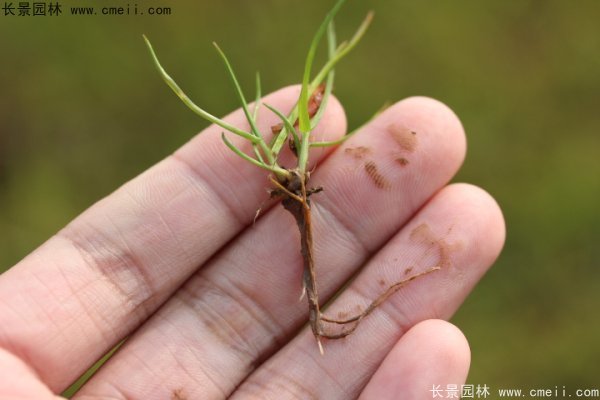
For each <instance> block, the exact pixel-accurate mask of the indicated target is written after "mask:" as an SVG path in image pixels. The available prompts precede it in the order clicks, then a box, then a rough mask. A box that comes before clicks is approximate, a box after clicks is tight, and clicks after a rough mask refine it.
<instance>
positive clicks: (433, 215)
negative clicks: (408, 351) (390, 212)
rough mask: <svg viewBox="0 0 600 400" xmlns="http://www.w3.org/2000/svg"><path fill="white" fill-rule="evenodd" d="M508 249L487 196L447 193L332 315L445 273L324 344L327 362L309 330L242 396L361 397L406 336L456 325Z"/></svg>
mask: <svg viewBox="0 0 600 400" xmlns="http://www.w3.org/2000/svg"><path fill="white" fill-rule="evenodd" d="M503 241H504V225H503V220H502V215H501V213H500V210H499V208H498V206H497V204H496V203H495V201H494V200H493V199H492V198H491V197H490V196H489V195H488V194H487V193H485V192H484V191H482V190H481V189H478V188H476V187H473V186H470V185H464V184H457V185H451V186H448V187H446V188H444V189H443V190H442V191H440V192H439V193H438V194H437V195H436V196H435V197H434V198H433V199H432V200H431V201H430V202H429V203H428V204H427V205H426V206H425V207H424V208H423V209H422V210H421V211H420V212H419V213H418V214H417V215H416V216H415V217H414V218H413V219H412V220H411V222H410V223H409V224H407V225H406V226H405V227H404V228H403V229H402V231H401V232H399V233H398V234H397V235H395V236H394V237H393V238H392V239H391V240H390V241H389V242H388V243H387V244H386V245H385V247H384V248H382V249H381V250H380V251H379V252H378V253H377V255H375V256H374V258H373V259H372V260H371V261H370V262H369V263H368V265H367V266H366V267H365V269H364V270H363V271H362V272H361V274H360V275H359V276H358V277H357V279H356V280H355V281H354V282H352V284H351V285H350V286H349V288H348V289H347V290H346V291H344V292H343V293H342V294H341V295H340V296H339V297H338V298H336V300H335V302H334V303H333V304H332V305H331V307H329V308H328V309H327V310H326V314H327V315H330V316H334V317H339V318H344V317H345V316H346V315H352V314H355V313H356V308H357V305H358V307H359V308H360V309H362V310H364V309H365V308H366V307H367V306H368V305H369V304H370V303H371V302H372V301H373V299H375V298H376V297H377V296H378V295H379V294H380V293H381V292H382V291H383V290H385V288H386V287H387V286H388V285H389V284H391V283H393V282H396V281H400V280H402V279H403V278H404V277H406V276H408V275H410V274H417V273H419V272H421V271H424V270H427V269H430V268H432V267H435V266H439V267H441V269H440V270H439V271H436V272H432V273H430V274H429V275H426V276H422V277H421V278H420V279H417V280H414V281H412V282H410V283H409V284H407V285H406V286H404V287H402V289H401V290H399V291H398V292H396V293H395V294H394V295H393V296H391V297H390V298H388V299H387V300H386V301H385V302H383V303H382V304H381V305H380V306H379V307H378V308H376V309H375V311H373V313H372V314H371V315H369V316H368V317H366V318H365V319H364V320H363V321H362V322H361V324H360V325H359V326H358V329H356V330H355V331H354V333H352V334H351V335H349V336H347V337H346V338H345V339H341V340H328V341H325V342H324V343H323V344H324V347H325V356H320V355H319V354H318V351H317V350H316V345H315V339H314V338H313V337H312V335H311V333H310V332H309V330H307V329H305V330H303V331H302V332H301V333H300V334H299V335H298V336H297V337H296V338H294V340H292V341H291V342H290V343H289V344H288V345H287V346H286V347H285V348H284V349H282V350H281V351H279V352H278V353H277V354H276V355H275V356H274V357H273V358H271V359H270V360H269V361H267V362H266V363H265V364H264V365H263V366H261V368H260V369H259V370H257V371H256V372H255V373H254V374H253V375H252V376H250V377H249V378H248V379H247V380H246V381H245V383H244V384H243V385H242V386H241V387H240V388H239V390H238V392H237V393H236V394H239V397H240V398H247V397H252V396H254V397H256V398H261V399H271V398H273V399H275V398H277V399H282V398H298V397H307V398H308V397H310V396H312V397H310V398H325V399H332V400H335V399H350V398H355V397H357V396H358V395H359V394H360V391H361V390H362V388H363V387H364V386H365V385H366V384H367V382H368V380H369V379H370V377H371V376H372V375H373V373H374V372H375V370H376V369H377V366H378V365H380V363H381V362H382V360H383V359H384V357H385V356H386V354H387V353H388V352H389V351H390V349H391V348H392V346H393V344H394V343H396V342H397V341H398V340H399V339H400V338H401V337H402V335H403V333H404V332H406V331H408V329H410V327H412V326H414V325H415V324H416V323H418V322H420V321H423V320H426V319H432V318H440V319H448V318H450V316H451V315H452V314H453V313H454V311H455V310H456V309H457V308H458V306H459V305H460V303H461V302H462V301H463V300H464V298H465V297H466V296H467V294H468V293H469V292H470V291H471V289H472V287H473V286H474V285H475V283H476V282H477V281H478V280H479V279H480V277H481V276H482V275H483V273H484V272H485V271H486V270H487V268H488V267H489V266H490V265H491V264H492V262H493V261H494V260H495V258H496V257H497V256H498V254H499V252H500V249H501V247H502V244H503ZM407 271H408V272H407ZM292 364H293V365H294V368H291V367H290V365H292ZM281 387H289V388H291V390H290V392H289V395H286V396H281V395H280V393H279V391H280V388H281ZM234 398H235V396H234Z"/></svg>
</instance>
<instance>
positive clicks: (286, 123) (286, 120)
mask: <svg viewBox="0 0 600 400" xmlns="http://www.w3.org/2000/svg"><path fill="white" fill-rule="evenodd" d="M265 107H267V108H268V109H269V110H271V111H272V112H273V113H274V114H275V115H277V116H278V117H279V118H280V119H281V121H282V122H283V126H284V128H285V129H287V131H288V132H291V133H292V137H293V138H294V145H295V146H296V149H299V148H300V138H298V134H297V133H296V129H295V128H294V125H293V124H292V122H291V121H290V120H289V118H287V117H286V116H285V115H284V114H283V113H282V112H281V111H279V110H278V109H276V108H275V107H273V106H271V105H269V104H267V103H265Z"/></svg>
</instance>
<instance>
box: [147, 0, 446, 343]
mask: <svg viewBox="0 0 600 400" xmlns="http://www.w3.org/2000/svg"><path fill="white" fill-rule="evenodd" d="M344 2H345V0H338V1H337V2H336V3H335V5H334V6H333V8H332V9H331V10H330V11H329V13H328V14H327V16H326V17H325V19H324V20H323V22H322V23H321V25H320V26H319V29H318V30H317V32H316V34H315V36H314V37H313V39H312V42H311V44H310V48H309V51H308V55H307V57H306V61H305V65H304V74H303V76H302V88H301V92H300V98H299V99H298V102H297V103H296V105H295V106H294V107H293V109H292V110H291V112H290V113H289V115H285V114H284V113H282V112H281V111H280V110H278V109H276V108H275V107H273V106H271V105H269V104H264V103H263V102H262V98H261V89H260V77H259V75H258V74H257V76H256V93H257V94H256V98H255V102H254V108H253V110H250V106H249V104H248V103H247V101H246V97H245V96H244V93H243V91H242V88H241V87H240V84H239V82H238V80H237V78H236V75H235V73H234V71H233V68H232V67H231V64H230V62H229V60H228V59H227V56H226V55H225V53H224V52H223V51H222V50H221V49H220V48H219V46H218V45H217V44H216V43H214V46H215V48H216V50H217V52H218V54H219V56H220V57H221V59H222V60H223V62H224V64H225V67H226V69H227V72H228V74H229V77H230V78H231V81H232V83H233V86H234V89H235V92H236V94H237V96H238V98H239V100H240V102H241V106H242V109H243V111H244V115H245V116H246V119H247V120H248V124H249V127H250V128H249V129H248V130H243V129H240V128H238V127H235V126H232V125H230V124H228V123H227V122H225V121H223V120H221V119H220V118H217V117H215V116H214V115H212V114H210V113H208V112H206V111H205V110H204V109H202V108H200V107H199V106H197V105H196V104H194V102H192V100H190V98H189V97H188V96H187V95H186V94H185V93H184V92H183V91H182V90H181V88H180V87H179V86H178V85H177V83H175V81H174V80H173V79H172V78H171V77H170V76H169V74H167V72H166V71H165V70H164V68H163V67H162V65H161V64H160V62H159V61H158V58H157V56H156V53H155V52H154V49H153V48H152V45H151V44H150V41H149V40H148V38H146V36H144V40H145V42H146V45H147V46H148V50H149V51H150V54H151V55H152V58H153V60H154V63H155V65H156V68H157V69H158V71H159V73H160V75H161V76H162V78H163V79H164V81H165V82H166V83H167V85H169V87H170V88H171V89H172V90H173V91H174V92H175V94H177V96H179V98H180V99H181V100H182V101H183V103H184V104H185V105H187V106H188V107H189V108H190V109H191V110H192V111H193V112H194V113H196V114H198V115H199V116H200V117H202V118H204V119H206V120H208V121H210V122H211V123H213V124H216V125H218V126H220V127H221V128H223V129H224V130H225V131H228V132H230V133H232V134H234V135H238V136H240V137H242V138H244V139H245V140H247V141H248V142H250V143H251V145H252V148H253V153H254V154H253V155H250V154H247V153H245V152H243V151H242V150H241V149H239V148H238V147H236V146H235V145H234V144H233V143H232V142H231V141H229V140H228V139H227V136H226V135H225V133H224V132H223V133H222V136H221V137H222V139H223V142H224V143H225V145H226V146H227V147H229V148H230V149H231V151H233V152H234V153H235V154H237V155H238V156H239V157H241V158H242V159H244V160H246V161H248V162H249V163H250V164H252V165H254V166H256V167H259V168H263V169H265V170H267V171H269V172H270V177H269V179H270V182H271V184H272V185H273V188H272V190H271V196H272V197H277V198H280V199H281V203H282V205H283V207H284V209H286V210H287V211H289V212H290V213H291V214H292V215H293V217H294V219H295V220H296V223H297V225H298V229H299V231H300V252H301V254H302V258H303V261H304V272H303V278H302V281H303V282H302V283H303V289H302V295H301V298H303V297H304V296H306V298H307V300H308V308H309V324H310V327H311V329H312V333H313V335H314V336H315V338H316V341H317V344H318V346H319V350H320V352H321V353H323V346H322V344H321V338H326V339H339V338H342V337H345V336H348V335H349V334H351V333H352V332H354V330H355V329H356V327H357V326H358V324H359V323H360V321H362V320H363V318H365V317H366V316H367V315H369V314H370V313H371V312H372V311H373V310H374V309H375V308H376V307H377V306H378V305H379V304H381V303H382V302H383V301H384V300H385V299H387V298H388V297H389V296H390V295H392V294H393V293H395V292H396V291H397V290H399V289H400V288H401V287H402V286H404V285H405V284H406V283H408V282H410V281H412V280H414V279H416V278H417V277H419V276H422V275H424V274H427V273H429V272H432V271H435V270H437V269H439V267H433V268H430V269H429V270H426V271H424V272H422V273H420V274H416V275H414V276H411V277H409V278H408V279H405V280H402V281H400V282H397V283H395V284H394V285H392V286H390V287H389V288H388V289H387V290H386V291H385V292H384V293H383V294H381V295H380V296H379V297H378V298H377V299H375V300H374V301H373V302H372V303H371V305H369V307H367V308H366V309H365V310H364V311H363V312H361V313H359V314H358V315H356V316H354V317H351V318H348V319H345V320H338V319H333V318H329V317H326V316H324V315H323V314H322V313H321V309H320V303H319V294H318V289H317V275H316V270H315V264H314V257H313V236H312V222H311V206H310V199H309V198H310V196H311V195H313V194H315V193H317V192H319V191H321V190H322V188H310V187H309V186H308V183H309V180H310V171H308V170H307V165H308V161H309V160H308V155H309V149H310V148H311V147H326V146H336V145H338V144H340V143H342V142H343V141H345V140H346V139H348V138H349V137H350V136H351V135H352V134H353V133H354V132H356V131H357V130H355V131H353V132H351V133H349V134H347V135H345V136H343V137H342V138H341V139H339V140H335V141H329V142H318V141H311V132H312V131H313V130H314V128H315V127H316V126H317V124H318V123H319V121H320V119H321V117H322V116H323V113H324V110H325V108H326V107H327V102H328V99H329V96H330V95H331V91H332V89H333V81H334V75H335V72H334V67H335V66H336V65H337V63H338V62H339V61H340V60H341V59H342V58H344V57H345V56H346V55H347V54H348V53H349V52H350V51H351V50H352V49H353V48H354V47H355V46H356V44H358V42H359V41H360V39H361V38H362V37H363V35H364V34H365V32H366V31H367V29H368V27H369V25H370V23H371V21H372V18H373V14H372V13H368V14H367V16H366V18H365V19H364V21H363V22H362V24H361V25H360V26H359V28H358V29H357V31H356V33H355V34H354V36H353V37H352V38H351V39H350V40H348V41H345V42H343V43H341V44H340V45H338V44H337V43H336V35H335V30H334V25H333V18H334V16H335V15H336V14H337V12H338V11H339V9H340V7H341V6H342V5H343V3H344ZM323 36H326V38H327V49H328V51H327V54H328V57H327V61H326V62H325V64H324V65H323V67H322V68H321V69H320V70H319V71H318V72H317V74H316V75H315V76H314V77H313V78H312V79H311V70H312V66H313V61H314V58H315V55H316V53H317V48H318V46H319V43H320V42H321V40H322V38H323ZM263 105H264V106H265V107H266V108H268V109H269V110H270V111H272V112H273V113H274V114H275V115H277V117H278V118H279V119H281V123H280V124H278V125H275V126H273V127H271V131H272V132H271V133H272V134H273V135H274V137H273V139H272V140H270V141H269V142H267V141H266V140H265V136H266V135H265V134H263V133H261V132H260V131H259V130H258V128H257V115H258V110H259V108H260V107H261V106H263ZM286 143H287V144H288V145H289V147H290V148H291V149H292V151H293V153H294V154H295V156H296V161H297V162H296V165H295V166H294V167H292V168H285V167H283V166H282V165H281V164H280V162H279V156H280V154H281V151H282V149H283V147H284V145H285V144H286ZM327 323H329V324H338V325H348V326H350V328H348V329H345V330H343V331H342V332H337V333H332V332H331V331H330V330H328V329H326V324H327Z"/></svg>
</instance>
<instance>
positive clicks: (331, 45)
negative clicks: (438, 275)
mask: <svg viewBox="0 0 600 400" xmlns="http://www.w3.org/2000/svg"><path fill="white" fill-rule="evenodd" d="M336 47H337V44H336V37H335V26H334V24H333V21H331V22H330V23H329V25H328V26H327V52H328V56H329V59H332V58H333V57H335V52H336ZM334 79H335V69H333V68H332V69H331V70H330V71H329V73H328V74H327V80H326V82H325V91H324V92H323V100H321V104H319V109H318V110H317V112H316V114H315V115H314V116H313V117H312V119H311V121H310V129H311V130H312V129H314V128H315V127H316V126H317V125H318V124H319V121H321V118H323V114H325V110H326V109H327V103H328V102H329V96H331V91H332V90H333V81H334Z"/></svg>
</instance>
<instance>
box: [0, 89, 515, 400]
mask: <svg viewBox="0 0 600 400" xmlns="http://www.w3.org/2000/svg"><path fill="white" fill-rule="evenodd" d="M298 94H299V87H292V88H286V89H283V90H280V91H278V92H276V93H274V94H271V95H270V96H268V97H267V98H266V100H265V101H266V102H267V103H271V104H273V105H275V106H277V107H278V108H280V109H283V110H288V109H289V108H291V106H292V105H293V103H294V102H295V100H296V99H297V98H298ZM227 120H228V121H229V122H231V123H233V124H237V125H240V126H241V125H243V123H244V122H243V121H244V117H243V114H242V113H241V112H240V111H239V110H238V111H237V112H235V113H233V114H232V115H230V116H229V117H228V118H227ZM259 121H261V124H260V128H261V131H265V132H267V131H269V128H270V126H271V125H274V124H276V123H277V122H278V121H277V119H276V117H274V116H273V115H271V114H270V113H269V112H268V111H266V110H261V113H260V118H259ZM345 125H346V123H345V117H344V114H343V110H342V108H341V106H340V105H339V103H337V101H336V100H335V99H333V98H332V99H331V101H330V102H329V106H328V110H327V112H326V115H325V116H324V118H323V120H322V121H321V124H320V125H319V127H318V128H317V130H316V131H315V136H316V137H317V138H320V139H323V138H326V139H328V140H331V139H333V138H335V137H338V136H339V135H341V134H342V133H343V132H344V131H345ZM411 131H414V132H415V133H414V134H413V133H412V132H411ZM318 132H320V133H318ZM464 154H465V138H464V133H463V130H462V127H461V125H460V122H459V121H458V119H457V118H456V116H455V115H454V114H453V113H452V112H451V111H450V110H449V109H448V108H447V107H445V106H443V105H442V104H440V103H438V102H436V101H434V100H431V99H427V98H410V99H407V100H404V101H401V102H399V103H397V104H395V105H394V106H392V107H390V108H389V109H387V110H386V111H384V112H383V113H382V114H381V115H379V116H378V117H376V118H375V119H374V120H373V121H371V122H370V123H369V124H367V125H366V126H365V127H364V128H362V129H361V131H360V132H358V133H357V134H356V135H355V136H354V137H352V138H351V139H349V140H348V141H347V142H346V143H344V144H343V145H342V146H340V147H339V148H337V149H331V148H329V149H328V148H319V149H315V150H314V154H313V155H311V159H312V160H315V161H316V162H317V163H318V167H317V168H316V170H315V172H314V173H313V175H312V178H311V182H312V183H313V184H314V185H320V186H323V187H324V191H323V192H322V193H319V194H317V195H315V196H314V197H312V214H313V228H314V245H315V262H316V268H317V271H318V280H317V283H318V285H319V289H320V294H321V299H322V300H323V301H326V300H330V299H332V296H334V294H336V292H338V290H340V288H342V287H343V285H344V283H345V282H346V281H347V280H348V279H350V278H351V277H352V276H353V275H354V274H356V273H357V271H358V270H359V269H360V268H361V267H362V266H363V265H364V268H362V269H361V270H360V273H359V274H358V275H357V277H356V279H355V280H354V281H352V282H351V283H350V284H349V286H348V287H347V288H345V290H344V291H343V292H342V293H341V294H340V295H339V296H338V297H336V298H335V300H334V301H333V302H332V304H331V305H330V306H329V307H328V308H327V309H326V310H325V314H327V315H330V316H335V317H340V318H343V317H344V315H351V314H355V313H356V312H357V305H358V306H360V307H362V309H364V307H366V306H367V305H368V304H369V303H370V302H371V301H372V300H373V299H375V298H376V297H377V296H378V295H379V294H380V293H381V292H382V291H384V290H385V289H386V287H388V286H389V285H391V284H393V283H394V282H396V281H399V280H402V279H404V278H406V277H407V276H410V275H411V274H414V273H418V272H419V271H423V270H425V269H427V268H430V267H432V266H439V267H441V269H440V270H439V271H436V272H434V273H431V274H428V275H426V276H423V277H421V278H419V279H417V280H415V281H413V282H411V283H410V284H408V285H406V286H405V287H403V288H402V289H401V290H400V291H398V292H397V293H395V294H394V295H393V296H391V297H390V298H389V299H387V300H386V301H385V302H384V303H382V304H381V305H380V306H379V307H378V308H377V309H376V310H375V311H374V312H373V313H372V314H371V315H369V316H368V317H367V318H366V319H364V321H363V322H362V323H361V325H360V326H359V327H358V329H357V330H356V331H355V332H354V333H353V334H352V335H350V336H348V337H346V338H345V339H342V340H324V343H323V344H324V347H325V355H324V356H321V355H320V354H319V351H318V349H317V346H316V344H315V340H314V337H313V336H312V334H311V332H310V329H308V328H307V327H306V326H304V327H303V325H305V324H306V319H307V306H306V303H305V302H304V301H302V302H300V301H298V297H299V294H300V291H301V273H302V258H301V256H300V253H299V249H300V245H299V242H298V241H299V239H298V231H297V228H296V226H295V223H294V221H293V218H292V217H291V216H290V214H289V213H287V212H286V211H284V210H283V209H282V208H281V207H275V204H276V203H275V202H273V201H271V202H269V201H267V200H266V199H267V198H268V195H267V193H266V189H267V188H268V179H267V178H266V176H265V172H264V171H262V170H258V169H257V168H248V167H247V165H245V164H244V161H243V160H241V159H239V158H238V157H237V156H235V155H234V154H232V153H231V152H230V151H229V150H228V149H227V148H226V147H225V146H223V144H222V142H221V140H220V130H219V129H217V128H216V127H215V126H211V127H209V128H207V131H205V132H204V133H203V134H202V135H198V136H196V137H194V138H193V139H192V140H191V141H190V142H189V143H187V144H186V145H184V146H183V147H182V148H181V149H179V150H178V151H177V152H176V153H175V154H174V155H172V156H170V157H168V158H166V159H165V160H163V161H161V162H160V163H158V164H157V165H155V166H154V167H152V168H150V169H149V170H148V171H146V172H144V173H143V174H141V175H140V176H139V177H137V178H135V179H134V180H132V181H131V182H129V183H127V184H125V185H124V186H122V187H121V188H119V189H118V190H117V191H116V192H115V193H113V194H111V195H110V196H108V197H107V198H105V199H103V200H101V201H100V202H98V203H96V204H94V205H93V206H92V207H90V209H88V210H87V211H85V212H84V213H83V214H82V215H81V216H79V217H78V218H77V219H75V220H74V221H73V222H72V223H70V224H69V225H68V226H67V227H66V228H64V229H63V230H61V231H60V232H59V233H58V234H56V235H55V236H54V237H52V238H51V239H50V240H48V241H47V242H46V243H45V244H43V245H42V246H41V247H40V248H38V249H37V250H35V251H34V252H33V253H32V254H30V255H29V256H28V257H26V258H25V259H24V260H22V261H21V262H20V263H19V264H17V265H16V266H15V267H13V268H12V269H11V270H9V271H8V272H6V273H4V274H3V275H2V276H0V304H1V306H0V398H2V399H4V398H15V399H26V398H27V399H37V400H42V399H51V398H56V396H55V395H54V394H53V393H60V392H61V391H63V390H64V389H65V388H67V387H68V386H69V384H70V383H72V382H73V381H74V380H75V379H77V377H79V376H80V375H81V374H82V373H83V372H84V371H85V370H86V369H88V368H89V367H90V366H91V365H92V364H93V363H94V362H95V361H96V360H98V359H99V358H100V357H101V356H102V355H103V354H105V353H106V352H108V351H109V350H110V349H111V348H113V347H114V346H115V345H116V344H118V343H119V342H120V341H121V340H123V339H125V338H127V340H126V342H125V343H124V344H123V345H122V346H121V348H120V349H119V350H118V351H117V353H116V354H115V355H114V356H113V357H112V358H111V359H110V360H109V361H108V362H107V363H106V364H105V365H104V366H103V367H102V368H101V369H100V371H99V372H98V373H97V374H96V375H95V376H94V377H93V378H92V379H91V380H90V381H89V382H88V383H87V384H86V385H85V386H84V387H83V388H82V389H81V390H80V392H79V393H78V394H77V395H76V396H75V398H77V399H92V398H111V399H213V398H229V397H231V398H260V399H271V398H272V399H285V398H295V399H305V398H319V399H328V400H331V399H350V398H361V399H388V398H389V399H398V398H406V399H431V398H432V393H431V392H430V389H431V388H432V385H434V384H435V385H438V384H439V385H442V387H445V385H446V384H458V385H460V384H461V383H463V382H464V380H465V379H466V374H467V372H468V367H469V358H470V354H469V348H468V344H467V342H466V340H465V338H464V336H463V335H462V334H461V333H460V331H459V330H458V329H457V328H456V327H454V326H452V325H451V324H449V323H448V322H444V321H443V320H444V319H448V318H450V316H451V315H452V314H453V313H454V312H455V310H456V309H457V308H458V306H459V305H460V303H461V302H462V301H463V299H464V298H465V297H466V295H467V294H468V293H469V291H470V290H471V289H472V287H473V286H474V285H475V283H476V282H477V281H478V280H479V278H480V277H481V276H482V275H483V273H484V272H485V270H486V269H487V268H488V267H489V266H490V265H491V264H492V262H493V261H494V260H495V258H496V257H497V255H498V253H499V252H500V249H501V247H502V244H503V241H504V223H503V219H502V215H501V212H500V210H499V208H498V206H497V205H496V203H495V202H494V200H493V199H492V198H491V197H490V196H489V195H488V194H486V193H485V192H484V191H482V190H481V189H478V188H476V187H473V186H470V185H466V184H452V185H447V182H448V181H449V180H450V179H451V178H452V176H453V175H454V174H455V172H456V171H457V170H458V168H459V167H460V164H461V163H462V161H463V158H464ZM261 206H262V215H261V217H260V218H259V219H258V220H257V221H256V222H255V223H253V220H254V217H255V213H256V210H257V209H258V208H259V207H261Z"/></svg>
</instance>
